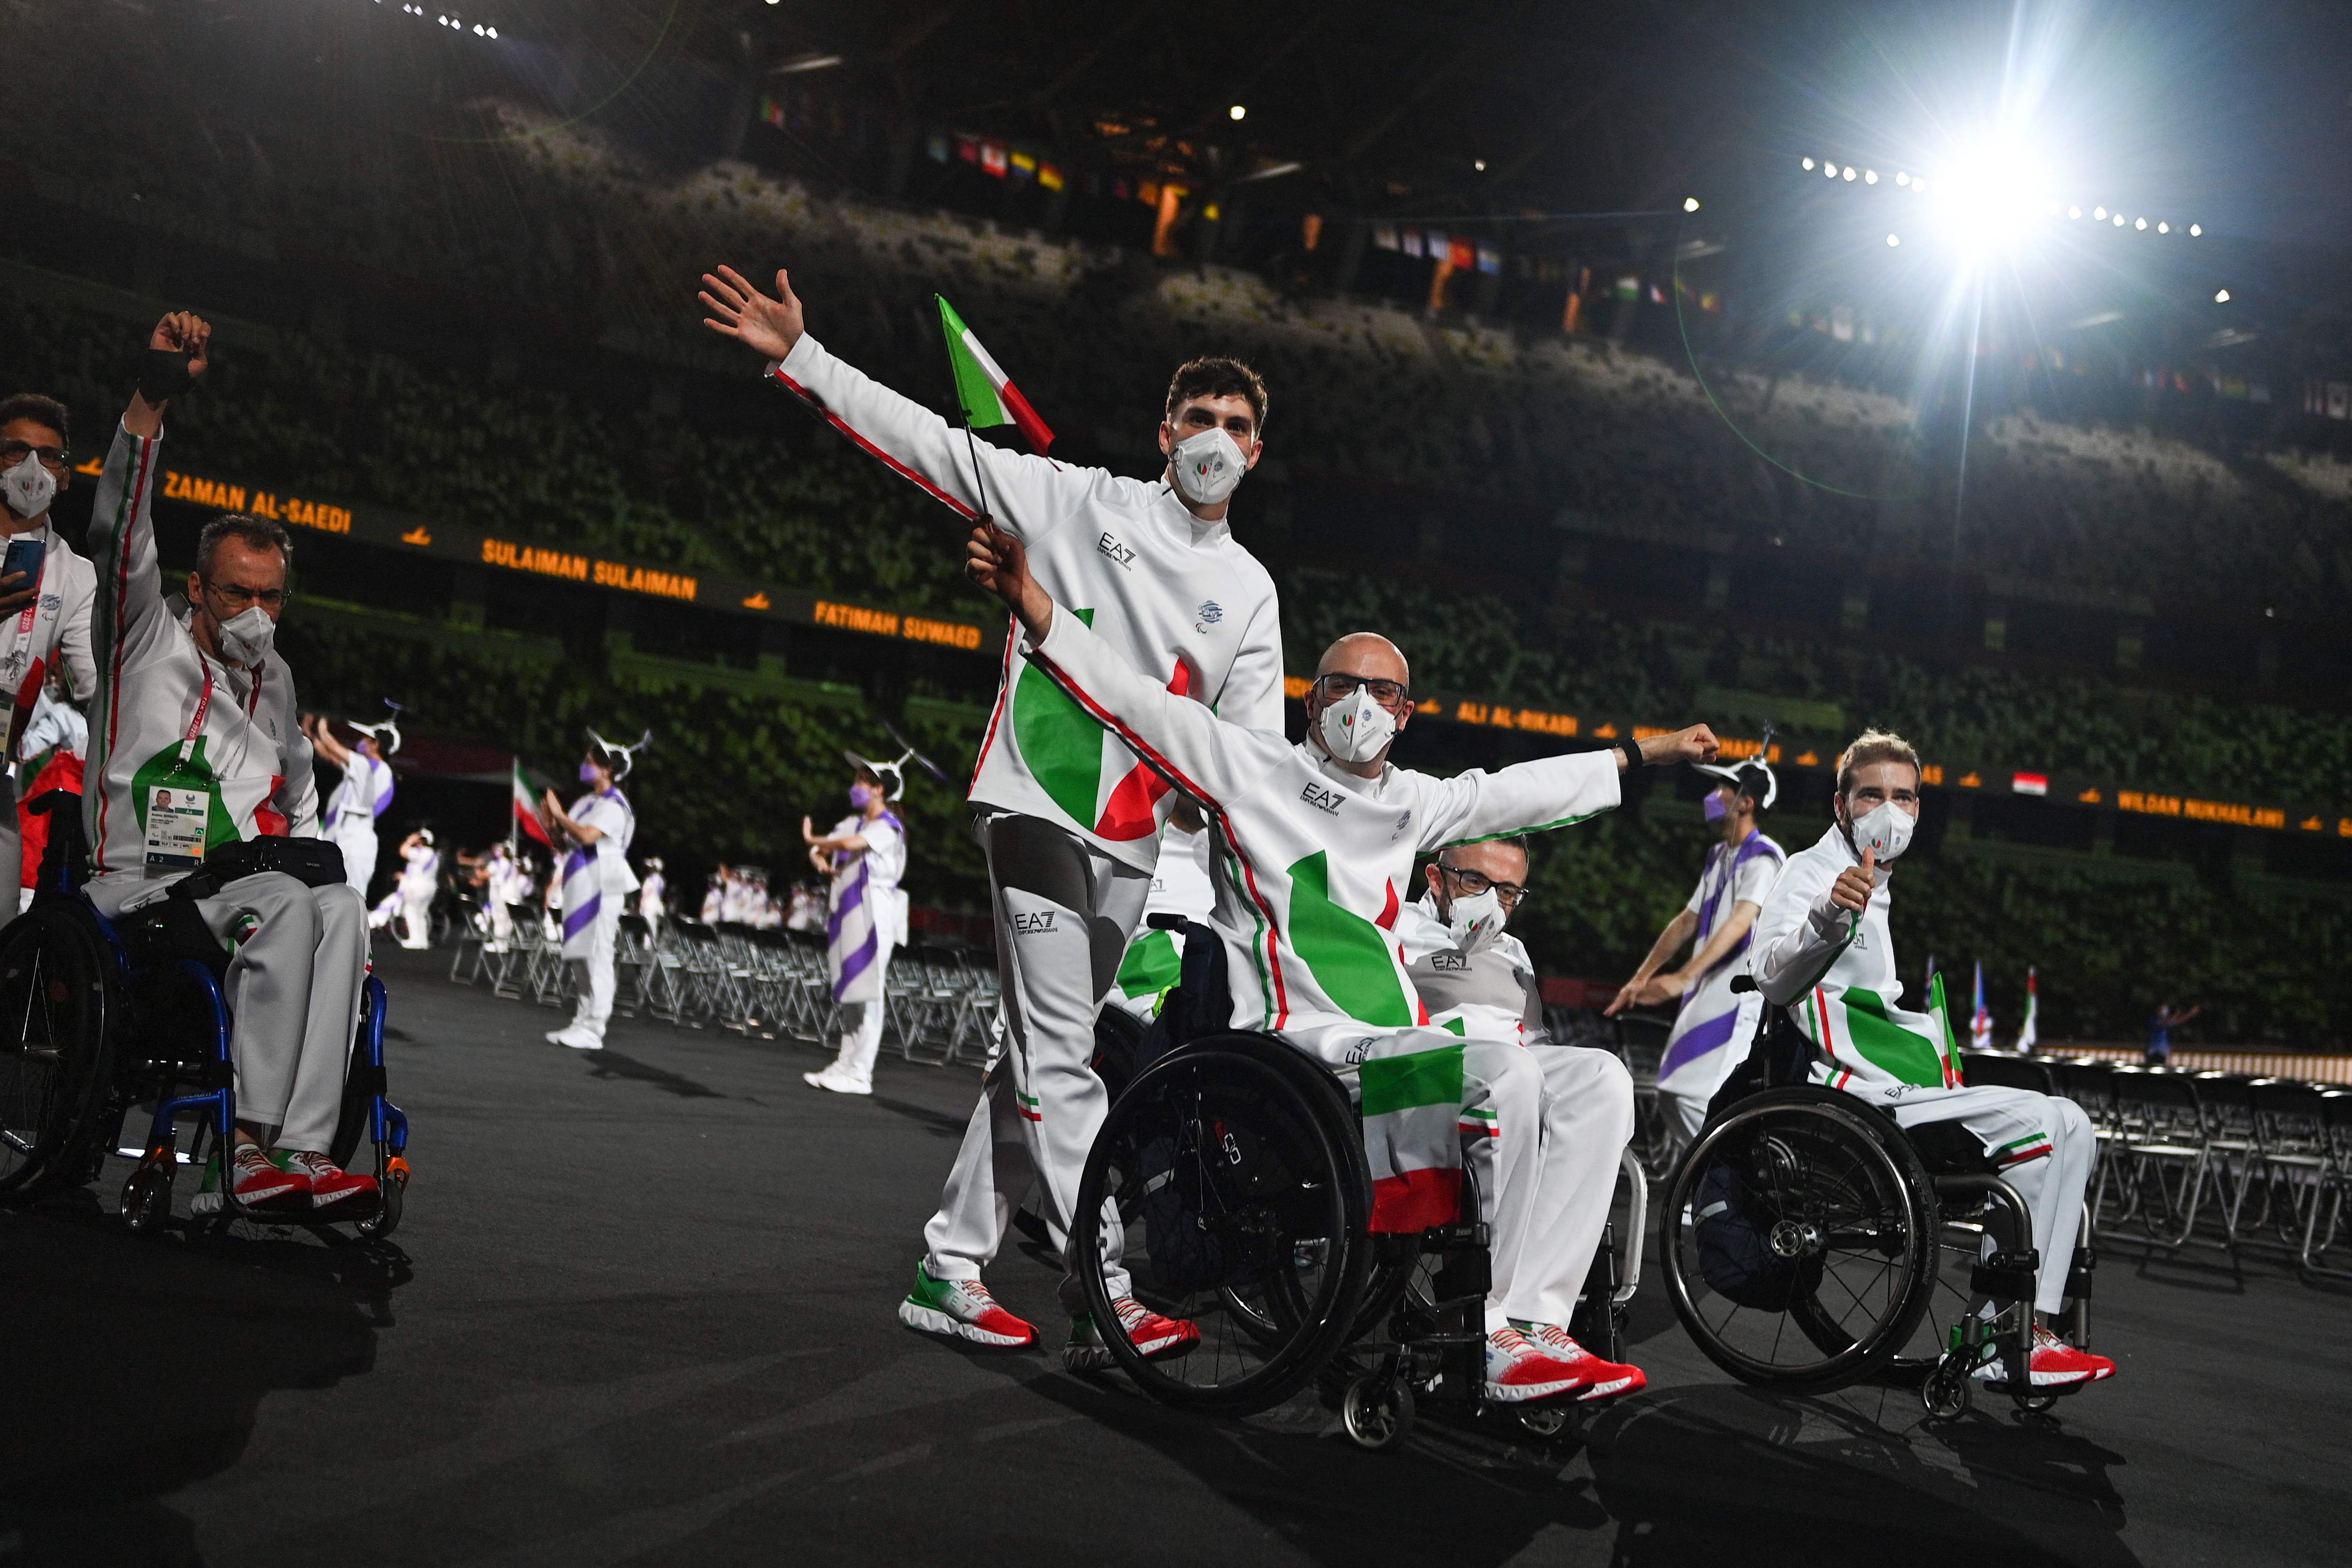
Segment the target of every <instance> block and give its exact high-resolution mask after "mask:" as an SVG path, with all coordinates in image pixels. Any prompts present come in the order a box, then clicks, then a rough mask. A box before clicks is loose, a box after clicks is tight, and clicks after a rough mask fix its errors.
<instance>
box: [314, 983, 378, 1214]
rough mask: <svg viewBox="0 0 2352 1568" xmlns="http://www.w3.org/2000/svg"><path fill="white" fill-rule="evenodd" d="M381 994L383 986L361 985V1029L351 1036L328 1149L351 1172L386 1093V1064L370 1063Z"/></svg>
mask: <svg viewBox="0 0 2352 1568" xmlns="http://www.w3.org/2000/svg"><path fill="white" fill-rule="evenodd" d="M380 994H382V993H381V991H380V984H362V985H361V987H360V1018H359V1026H358V1028H357V1030H356V1031H355V1032H354V1033H353V1035H352V1050H351V1055H350V1056H349V1057H348V1058H345V1060H344V1063H343V1102H342V1107H341V1110H340V1111H338V1113H337V1114H336V1117H335V1136H334V1140H333V1142H331V1143H329V1144H328V1146H327V1158H329V1159H330V1160H332V1161H333V1162H334V1163H336V1164H338V1165H341V1166H342V1167H343V1168H344V1169H345V1170H349V1169H350V1168H351V1163H352V1157H353V1156H355V1155H356V1154H358V1153H359V1151H360V1143H361V1142H362V1140H365V1139H368V1138H371V1137H373V1132H374V1129H373V1125H372V1123H373V1120H374V1114H373V1113H374V1110H375V1097H376V1096H377V1095H379V1094H382V1093H383V1092H384V1069H383V1063H382V1062H381V1061H374V1062H371V1061H369V1060H368V1059H367V1055H368V1053H367V1037H368V1033H369V1029H368V1023H369V1016H370V1014H371V1011H372V1010H373V1008H375V1007H376V1006H377V1005H379V1003H378V1001H377V997H378V996H379V995H380Z"/></svg>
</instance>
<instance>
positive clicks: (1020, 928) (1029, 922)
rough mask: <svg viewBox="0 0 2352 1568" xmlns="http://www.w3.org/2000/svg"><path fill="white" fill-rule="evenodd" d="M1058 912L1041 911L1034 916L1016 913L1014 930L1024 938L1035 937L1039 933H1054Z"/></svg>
mask: <svg viewBox="0 0 2352 1568" xmlns="http://www.w3.org/2000/svg"><path fill="white" fill-rule="evenodd" d="M1058 912H1059V911H1057V910H1038V911H1037V912H1036V913H1034V914H1027V915H1024V914H1019V913H1015V914H1014V915H1013V930H1014V931H1017V932H1019V933H1020V934H1021V935H1023V936H1034V935H1036V934H1037V933H1038V932H1039V931H1052V930H1053V929H1054V916H1055V914H1056V913H1058Z"/></svg>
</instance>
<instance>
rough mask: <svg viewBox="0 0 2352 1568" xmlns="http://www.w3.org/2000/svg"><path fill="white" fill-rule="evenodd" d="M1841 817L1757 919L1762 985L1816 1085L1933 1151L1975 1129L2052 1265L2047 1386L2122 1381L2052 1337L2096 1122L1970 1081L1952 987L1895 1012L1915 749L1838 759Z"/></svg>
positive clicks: (2041, 1274) (2035, 1369)
mask: <svg viewBox="0 0 2352 1568" xmlns="http://www.w3.org/2000/svg"><path fill="white" fill-rule="evenodd" d="M1835 813H1836V820H1834V821H1833V822H1832V824H1831V825H1830V827H1829V830H1828V831H1827V832H1826V833H1824V834H1822V837H1821V839H1820V841H1819V842H1818V843H1816V844H1814V845H1813V846H1812V847H1811V848H1809V849H1806V850H1803V851H1802V852H1801V853H1799V854H1796V855H1792V856H1790V858H1789V864H1788V868H1787V870H1786V871H1785V872H1783V873H1782V875H1781V878H1780V882H1779V883H1778V885H1777V886H1776V887H1775V888H1774V889H1773V891H1772V894H1771V896H1770V897H1769V899H1768V900H1766V901H1765V903H1764V906H1763V908H1762V910H1760V911H1759V914H1758V915H1757V918H1756V928H1755V947H1754V952H1755V953H1756V960H1755V964H1756V967H1755V976H1756V984H1757V988H1758V989H1759V991H1761V992H1762V993H1763V994H1764V996H1765V999H1766V1000H1768V1001H1769V1002H1771V1003H1774V1004H1776V1005H1780V1006H1781V1007H1785V1008H1787V1009H1788V1012H1789V1016H1790V1019H1791V1020H1792V1021H1793V1022H1794V1023H1795V1024H1796V1026H1797V1027H1798V1028H1799V1029H1801V1031H1802V1032H1803V1034H1804V1036H1805V1037H1806V1039H1807V1040H1809V1041H1810V1042H1811V1046H1812V1047H1813V1056H1814V1063H1813V1068H1812V1077H1813V1081H1814V1082H1816V1083H1820V1084H1825V1085H1827V1086H1828V1087H1830V1088H1832V1089H1840V1090H1843V1092H1845V1093H1848V1094H1852V1095H1853V1096H1855V1097H1857V1098H1859V1099H1861V1100H1865V1101H1867V1102H1868V1103H1870V1104H1872V1105H1874V1106H1876V1107H1878V1108H1879V1109H1880V1110H1885V1111H1886V1112H1888V1113H1889V1114H1890V1115H1892V1116H1893V1117H1894V1119H1895V1122H1896V1124H1897V1125H1899V1126H1901V1127H1902V1128H1903V1130H1904V1131H1906V1133H1908V1134H1910V1135H1911V1136H1912V1139H1913V1141H1914V1142H1925V1141H1924V1140H1922V1139H1921V1138H1920V1136H1919V1134H1920V1131H1921V1130H1923V1129H1931V1128H1937V1127H1941V1126H1957V1127H1958V1128H1960V1129H1964V1130H1965V1134H1966V1139H1967V1140H1969V1141H1972V1143H1973V1146H1974V1147H1976V1148H1980V1149H1981V1151H1982V1154H1983V1160H1984V1163H1985V1164H1986V1165H1987V1166H1989V1167H1990V1170H1991V1171H1992V1172H1993V1173H1995V1174H1997V1175H1999V1176H2000V1179H2001V1180H2002V1181H2004V1182H2006V1183H2007V1184H2008V1185H2009V1186H2010V1187H2011V1189H2013V1190H2014V1191H2015V1192H2016V1194H2017V1195H2018V1196H2019V1197H2020V1198H2021V1199H2022V1200H2023V1201H2024V1204H2025V1205H2026V1208H2027V1209H2028V1210H2029V1211H2030V1213H2031V1215H2032V1226H2033V1244H2034V1247H2035V1248H2036V1250H2037V1251H2038V1252H2039V1254H2040V1258H2039V1261H2038V1265H2037V1269H2036V1272H2035V1275H2034V1280H2035V1289H2034V1299H2033V1308H2034V1312H2035V1319H2034V1324H2033V1335H2032V1357H2031V1360H2030V1362H2029V1363H2028V1371H2029V1373H2030V1376H2031V1379H2032V1386H2033V1388H2034V1389H2036V1390H2039V1391H2042V1392H2048V1391H2051V1390H2061V1389H2064V1388H2067V1387H2076V1386H2081V1385H2084V1384H2092V1383H2097V1382H2100V1381H2103V1380H2104V1379H2106V1378H2109V1377H2112V1376H2114V1375H2115V1371H2116V1364H2115V1363H2114V1362H2112V1361H2110V1360H2108V1359H2107V1358H2106V1357H2105V1356H2100V1355H2093V1354H2091V1353H2090V1352H2087V1351H2084V1350H2079V1349H2076V1348H2075V1347H2074V1346H2072V1345H2069V1344H2067V1343H2065V1342H2063V1341H2062V1340H2061V1339H2059V1338H2058V1336H2057V1335H2056V1334H2055V1333H2053V1331H2051V1329H2050V1328H2049V1326H2048V1320H2049V1319H2051V1318H2053V1317H2055V1316H2056V1315H2057V1314H2058V1313H2059V1311H2060V1310H2062V1309H2063V1307H2064V1305H2065V1302H2066V1297H2067V1280H2068V1272H2069V1268H2070V1265H2071V1264H2072V1262H2073V1259H2074V1241H2075V1237H2076V1235H2077V1233H2078V1229H2079V1226H2080V1224H2081V1217H2082V1213H2083V1192H2084V1186H2085V1184H2087V1183H2088V1181H2089V1178H2090V1173H2091V1164H2092V1161H2093V1159H2094V1156H2095V1152H2096V1143H2095V1137H2094V1134H2093V1132H2092V1130H2091V1124H2090V1119H2089V1118H2088V1117H2086V1116H2085V1115H2084V1113H2083V1110H2082V1108H2081V1107H2080V1106H2078V1105H2076V1104H2075V1103H2074V1101H2073V1100H2065V1099H2062V1098H2059V1097H2056V1096H2053V1095H2044V1094H2038V1093H2035V1092H2034V1091H2032V1090H2031V1089H2006V1088H2000V1087H1994V1086H1979V1087H1973V1088H1971V1087H1969V1086H1967V1085H1965V1084H1963V1083H1962V1082H1961V1079H1960V1071H1959V1065H1958V1060H1957V1056H1958V1053H1957V1051H1956V1049H1955V1048H1954V1043H1953V1037H1952V1031H1951V1026H1950V1022H1949V1019H1948V1016H1947V1015H1946V1012H1945V1009H1944V1006H1943V1002H1942V989H1941V986H1940V985H1938V986H1937V988H1936V991H1935V994H1933V995H1931V996H1929V997H1928V998H1927V1006H1928V1011H1927V1012H1925V1013H1913V1012H1907V1011H1906V1010H1905V1009H1903V1008H1902V1007H1900V1006H1898V1005H1896V1004H1897V1003H1898V1002H1899V1001H1900V999H1901V997H1902V994H1903V983H1902V981H1901V979H1900V978H1899V976H1898V974H1897V972H1896V969H1895V948H1894V942H1893V940H1892V937H1891V935H1890V932H1889V928H1888V924H1887V911H1888V910H1889V908H1890V906H1891V902H1892V894H1891V892H1890V890H1889V888H1890V883H1891V881H1892V879H1893V876H1894V872H1893V870H1892V869H1891V868H1890V864H1889V863H1890V862H1892V861H1893V860H1895V858H1897V857H1899V856H1900V855H1901V854H1902V853H1903V851H1904V850H1905V849H1906V847H1908V846H1909V845H1910V842H1911V838H1912V835H1913V834H1914V832H1915V831H1916V826H1917V823H1918V816H1919V754H1918V752H1916V751H1914V750H1913V749H1912V747H1911V744H1910V742H1906V741H1905V740H1904V739H1903V738H1902V737H1900V736H1898V735H1893V734H1888V733H1885V732H1884V731H1876V730H1873V731H1866V732H1864V734H1863V735H1861V736H1859V737H1857V738H1856V739H1855V741H1854V742H1853V744H1852V745H1850V746H1848V747H1847V748H1846V749H1845V752H1844V753H1843V755H1842V756H1840V757H1839V759H1838V767H1837V799H1836V802H1835ZM1931 1136H1932V1135H1931ZM1962 1147H1963V1149H1964V1150H1966V1149H1967V1148H1968V1147H1969V1145H1968V1143H1966V1142H1964V1143H1963V1145H1962ZM1991 1245H1992V1243H1991V1241H1990V1236H1989V1237H1988V1240H1987V1242H1986V1246H1987V1247H1988V1248H1990V1247H1991ZM1990 1310H1991V1309H1990V1307H1988V1308H1987V1311H1988V1313H1990ZM1974 1375H1975V1376H1976V1377H1978V1378H1979V1379H1980V1380H1983V1381H1985V1382H1988V1383H1991V1384H2000V1381H2001V1379H2002V1377H2003V1375H2004V1373H2003V1371H2002V1363H2001V1362H2000V1360H1998V1359H1991V1358H1988V1359H1986V1360H1985V1361H1983V1362H1982V1363H1979V1365H1978V1366H1977V1367H1976V1368H1975V1369H1974Z"/></svg>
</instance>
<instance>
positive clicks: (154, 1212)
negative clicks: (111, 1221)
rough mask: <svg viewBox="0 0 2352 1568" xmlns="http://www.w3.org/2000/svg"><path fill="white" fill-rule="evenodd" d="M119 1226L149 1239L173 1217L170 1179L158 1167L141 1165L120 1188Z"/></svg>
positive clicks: (165, 1172) (168, 1174)
mask: <svg viewBox="0 0 2352 1568" xmlns="http://www.w3.org/2000/svg"><path fill="white" fill-rule="evenodd" d="M118 1208H119V1211H120V1212H121V1215H122V1223H123V1224H124V1225H125V1226H129V1227H130V1229H131V1232H132V1233H133V1234H134V1235H152V1234H154V1233H155V1232H157V1231H160V1230H162V1229H163V1223H164V1222H165V1221H166V1220H168V1219H170V1218H171V1217H172V1177H171V1173H169V1172H168V1171H166V1170H165V1169H163V1167H161V1166H156V1165H147V1164H142V1165H141V1166H140V1167H139V1168H138V1169H137V1170H135V1171H133V1172H131V1179H130V1180H128V1181H126V1182H124V1183H123V1184H122V1200H121V1204H120V1205H118Z"/></svg>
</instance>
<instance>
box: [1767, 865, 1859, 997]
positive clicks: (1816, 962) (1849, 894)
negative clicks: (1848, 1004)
mask: <svg viewBox="0 0 2352 1568" xmlns="http://www.w3.org/2000/svg"><path fill="white" fill-rule="evenodd" d="M1877 858H1878V851H1877V850H1876V849H1875V848H1868V849H1864V851H1863V853H1862V864H1861V865H1859V866H1849V867H1847V868H1845V869H1844V870H1843V871H1841V872H1839V873H1838V874H1837V876H1836V877H1834V878H1829V877H1828V876H1827V873H1826V872H1815V871H1813V869H1812V868H1810V867H1804V866H1801V864H1799V863H1791V865H1790V868H1789V869H1788V871H1787V872H1786V873H1784V874H1783V875H1782V877H1781V879H1780V886H1779V887H1778V888H1776V889H1773V892H1772V897H1771V898H1770V899H1769V900H1767V901H1766V902H1765V905H1764V907H1763V909H1762V910H1759V912H1758V914H1757V917H1756V947H1755V952H1756V988H1757V989H1758V990H1759V991H1761V992H1762V993H1763V994H1764V995H1765V998H1766V999H1767V1000H1768V1001H1771V1002H1776V1003H1778V1004H1780V1005H1781V1006H1784V1007H1785V1006H1787V1005H1789V1004H1790V1003H1791V1002H1793V1001H1795V1000H1796V999H1797V998H1798V997H1800V996H1801V995H1803V994H1805V993H1806V992H1808V991H1811V989H1812V988H1813V987H1814V986H1816V985H1819V984H1821V983H1822V975H1824V974H1827V973H1829V972H1830V966H1831V965H1832V964H1833V963H1836V962H1837V961H1838V954H1840V953H1842V952H1844V951H1845V950H1846V944H1847V943H1849V942H1853V933H1854V932H1855V931H1858V930H1860V929H1861V926H1862V917H1863V912H1864V910H1867V909H1869V907H1870V895H1871V892H1872V889H1874V886H1875V884H1874V880H1873V875H1874V872H1875V870H1876V868H1877Z"/></svg>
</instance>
